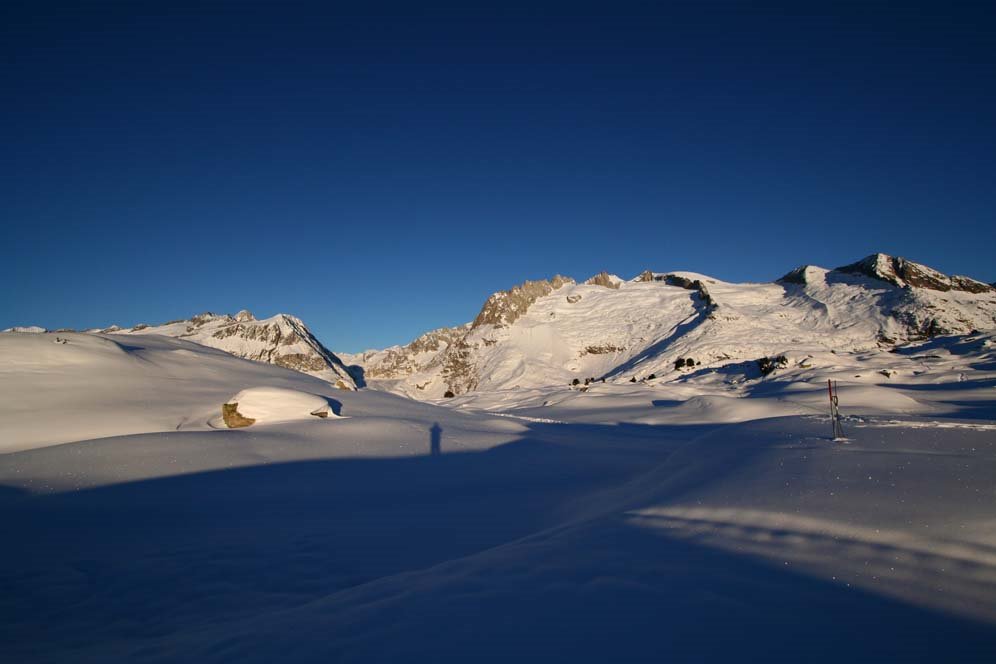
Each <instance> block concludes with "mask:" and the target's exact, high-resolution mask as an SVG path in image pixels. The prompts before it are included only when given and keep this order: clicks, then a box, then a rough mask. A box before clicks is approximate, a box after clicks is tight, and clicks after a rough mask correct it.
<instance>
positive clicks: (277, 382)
mask: <svg viewBox="0 0 996 664" xmlns="http://www.w3.org/2000/svg"><path fill="white" fill-rule="evenodd" d="M654 285H655V284H654V283H647V284H646V288H644V289H640V290H639V291H637V292H641V293H644V294H646V296H647V297H648V298H649V297H651V295H650V294H653V293H654V291H652V290H650V288H652V287H653V286H654ZM622 288H626V286H625V285H624V286H623V287H622ZM622 288H621V289H622ZM722 290H723V289H722V288H718V289H717V293H718V296H717V297H719V298H721V297H722ZM572 292H575V291H572ZM658 293H659V292H658ZM581 294H585V293H584V291H581ZM583 301H584V300H583V299H582V300H581V301H580V302H583ZM580 302H579V303H580ZM720 302H721V304H720V306H722V300H720ZM528 315H529V314H527V315H526V316H527V317H528ZM62 340H65V343H62ZM994 343H996V339H994V335H993V334H992V333H988V334H976V335H970V336H960V337H944V338H936V339H932V340H927V341H923V342H919V343H917V344H914V345H910V346H904V347H900V348H898V349H897V352H895V353H884V354H883V353H878V352H866V353H852V354H845V355H840V356H836V355H832V354H829V353H828V354H827V355H830V356H831V357H834V358H837V359H836V360H835V361H836V362H837V364H836V365H835V366H833V367H829V368H827V367H824V368H823V369H820V371H819V372H817V373H818V377H816V376H814V378H813V381H812V382H806V379H805V376H806V375H807V373H806V372H805V371H804V370H802V369H800V368H798V367H796V368H786V369H784V370H779V372H776V373H774V374H772V375H770V376H768V377H766V378H764V379H758V380H752V381H749V385H750V387H749V388H745V387H743V385H741V384H739V383H738V384H736V385H729V384H726V383H724V382H723V381H724V380H725V378H724V377H726V375H725V374H715V375H713V374H710V376H711V378H709V380H708V381H706V382H701V381H703V380H705V378H691V377H688V378H689V379H688V380H684V381H680V380H679V381H670V382H655V381H650V382H646V383H637V384H631V383H625V382H624V383H619V384H612V383H605V384H601V383H599V384H598V385H595V386H589V389H588V390H587V391H585V392H582V391H580V390H573V391H572V390H562V389H559V388H557V389H549V388H534V389H531V390H526V389H523V390H519V391H514V392H513V391H508V392H500V391H496V392H488V393H480V394H478V395H477V396H476V397H475V395H472V394H468V395H463V396H461V397H458V398H456V399H452V400H448V401H447V403H448V404H449V405H450V407H448V408H443V407H439V406H435V405H432V404H429V403H425V402H419V401H414V400H410V399H406V398H403V397H400V396H397V395H394V394H389V393H386V392H380V391H374V390H360V391H355V392H354V391H343V390H337V389H335V388H334V387H333V386H331V385H330V384H329V383H327V382H326V381H323V380H321V379H319V378H317V377H313V376H309V375H306V374H303V373H300V372H296V371H291V370H288V369H285V368H282V367H279V366H275V365H271V364H263V363H258V362H249V361H245V360H242V359H239V358H236V357H233V356H231V355H229V354H227V353H223V352H221V351H218V350H215V349H210V348H206V347H204V346H201V345H198V344H194V343H191V342H189V341H185V340H182V339H175V338H169V337H164V336H156V335H146V336H142V335H93V334H63V333H60V334H51V333H49V334H44V333H43V334H10V335H0V452H5V453H0V522H2V523H3V524H4V543H3V546H0V588H2V592H0V660H2V661H11V662H15V661H16V662H54V661H154V662H181V661H247V662H271V661H275V660H279V661H364V662H370V661H372V662H388V661H399V660H406V661H435V662H466V661H509V660H512V659H514V660H516V661H536V662H540V661H542V662H548V661H577V662H585V661H592V662H596V661H597V662H604V661H671V660H679V661H716V662H727V661H731V660H733V659H736V660H745V659H746V660H753V661H761V660H763V661H771V660H775V661H799V660H806V661H827V662H829V661H835V662H836V661H840V660H847V661H869V662H871V661H874V662H884V661H942V660H943V661H965V662H970V661H978V662H985V661H991V660H992V656H993V653H996V554H994V552H996V480H994V478H996V356H994V353H996V349H994ZM886 355H887V356H889V357H891V358H892V360H891V361H892V362H893V363H894V369H895V370H896V371H897V372H899V373H897V374H895V375H894V377H893V378H887V377H885V376H884V375H881V374H876V370H877V369H878V368H879V367H880V366H882V365H881V364H880V361H881V360H882V357H884V356H886ZM827 360H828V361H829V358H827ZM914 367H916V368H914ZM907 370H909V372H910V373H908V374H907V373H903V372H905V371H907ZM921 370H922V371H923V373H920V374H916V375H914V374H913V371H921ZM793 372H798V373H795V374H793ZM859 372H860V377H857V376H856V374H857V373H859ZM847 374H850V376H851V378H850V379H847V380H845V376H846V375H847ZM873 375H877V378H870V377H871V376H873ZM703 376H705V374H703ZM826 376H836V377H838V378H839V379H840V380H841V405H842V408H843V409H844V412H845V414H846V416H847V418H846V421H845V432H846V433H847V435H848V438H849V440H848V441H847V442H846V443H839V442H833V441H831V440H830V439H829V435H828V434H829V423H828V421H827V419H826V417H825V416H824V415H823V414H822V412H823V408H822V403H823V401H824V399H825V392H823V386H822V385H821V384H819V382H820V381H821V380H822V379H823V378H824V377H826ZM866 377H868V379H867V380H866ZM709 381H712V382H709ZM724 386H725V387H724ZM724 389H725V390H726V393H725V394H724V393H723V390H724ZM513 394H517V395H519V396H512V395H513ZM301 395H304V396H301ZM309 395H310V396H309ZM522 395H525V396H522ZM236 396H237V397H239V398H240V399H241V400H242V401H240V403H243V402H246V397H247V396H248V397H250V401H252V400H253V399H257V400H260V402H261V403H260V404H256V405H262V406H263V407H274V408H276V410H277V412H278V415H281V416H278V417H276V418H274V419H275V420H277V421H273V420H271V421H270V422H266V421H262V420H261V421H260V422H259V423H256V424H253V425H252V426H250V427H248V428H245V429H224V428H222V429H216V428H213V427H212V424H211V423H212V420H213V419H215V418H217V416H218V415H219V414H220V409H221V406H222V404H223V403H225V402H227V401H229V400H231V399H232V398H233V397H236ZM312 399H319V400H322V401H325V402H326V403H330V404H332V405H333V406H334V407H335V410H336V412H337V413H338V414H341V415H342V416H343V417H341V418H327V419H319V418H316V417H307V418H304V419H300V418H297V419H293V420H289V421H288V420H285V419H284V418H283V417H282V414H283V413H286V412H288V411H287V409H288V408H290V409H291V410H295V412H297V410H300V409H299V408H297V406H298V405H304V406H305V407H306V408H309V407H310V406H311V405H313V404H314V403H316V402H315V401H313V400H312ZM474 399H477V401H474ZM488 399H490V400H491V401H492V402H491V403H490V404H487V403H486V400H488ZM544 402H546V403H547V405H546V406H543V405H542V404H543V403H544ZM486 406H488V407H491V408H494V409H495V410H497V411H500V412H497V413H493V414H489V413H486V412H481V411H482V409H483V408H484V407H486ZM263 419H264V420H265V418H263Z"/></svg>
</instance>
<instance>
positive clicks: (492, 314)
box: [471, 274, 574, 328]
mask: <svg viewBox="0 0 996 664" xmlns="http://www.w3.org/2000/svg"><path fill="white" fill-rule="evenodd" d="M573 283H574V280H573V279H571V278H570V277H564V276H561V275H559V274H558V275H556V276H555V277H554V278H553V279H541V280H539V281H526V282H525V283H522V284H519V285H518V286H513V287H512V288H510V289H508V290H504V291H498V292H497V293H494V294H493V295H491V297H489V298H488V299H487V301H486V302H485V303H484V306H483V307H481V312H480V313H479V314H477V318H475V319H474V322H473V323H471V328H477V327H481V326H482V325H492V326H494V327H507V326H509V325H511V324H512V323H514V322H515V321H516V320H518V319H519V317H520V316H522V315H523V314H524V313H526V311H527V310H528V309H529V306H530V305H531V304H532V303H533V302H535V301H536V300H537V299H539V298H541V297H543V296H544V295H549V294H550V293H552V292H553V291H555V290H557V289H558V288H561V287H563V286H565V285H566V284H573Z"/></svg>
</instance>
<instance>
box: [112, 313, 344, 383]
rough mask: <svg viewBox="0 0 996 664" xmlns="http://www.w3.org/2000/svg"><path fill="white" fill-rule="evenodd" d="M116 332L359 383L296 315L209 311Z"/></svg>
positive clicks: (336, 379) (114, 331) (330, 379)
mask: <svg viewBox="0 0 996 664" xmlns="http://www.w3.org/2000/svg"><path fill="white" fill-rule="evenodd" d="M99 331H100V332H107V333H112V334H162V335H164V336H168V337H177V338H180V339H186V340H188V341H194V342H196V343H199V344H201V345H204V346H210V347H211V348H217V349H219V350H223V351H225V352H226V353H230V354H232V355H235V356H236V357H241V358H244V359H246V360H255V361H257V362H267V363H269V364H276V365H277V366H281V367H285V368H287V369H293V370H295V371H302V372H304V373H308V374H312V375H315V376H318V377H320V378H323V379H325V380H327V381H329V382H330V383H332V384H334V385H335V386H336V387H338V388H340V389H345V390H355V389H356V383H355V381H354V380H353V378H352V376H351V375H350V373H349V371H347V369H346V366H345V365H344V364H343V363H342V360H340V359H339V358H338V357H337V356H336V355H335V353H333V352H332V351H330V350H329V349H327V348H326V347H325V346H323V345H322V343H321V342H320V341H318V339H316V338H315V336H314V335H313V334H312V333H311V330H309V329H308V326H307V325H305V324H304V322H303V321H302V320H301V319H300V318H297V317H295V316H291V315H288V314H277V315H276V316H272V317H271V318H266V319H263V320H257V319H256V317H255V316H253V315H252V313H250V312H249V311H246V310H245V309H243V310H242V311H240V312H239V313H237V314H235V315H234V316H231V315H228V314H220V315H219V314H214V313H211V312H205V313H203V314H198V315H197V316H193V317H192V318H189V319H183V320H174V321H170V322H168V323H164V324H162V325H145V324H142V325H136V326H135V327H132V328H128V329H121V328H118V327H117V326H114V327H111V328H107V329H105V330H99Z"/></svg>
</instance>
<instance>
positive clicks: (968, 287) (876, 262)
mask: <svg viewBox="0 0 996 664" xmlns="http://www.w3.org/2000/svg"><path fill="white" fill-rule="evenodd" d="M836 271H837V272H845V273H849V274H861V275H864V276H866V277H871V278H873V279H879V280H881V281H885V282H888V283H890V284H892V285H894V286H898V287H900V288H926V289H928V290H936V291H950V290H959V291H966V292H969V293H985V292H989V291H992V290H994V289H993V287H992V286H989V285H988V284H985V283H982V282H981V281H976V280H975V279H971V278H969V277H962V276H958V275H955V276H948V275H946V274H944V273H943V272H940V271H938V270H935V269H934V268H932V267H928V266H926V265H923V264H922V263H915V262H913V261H911V260H907V259H905V258H903V257H901V256H890V255H889V254H883V253H875V254H872V255H870V256H866V257H865V258H863V259H861V260H860V261H858V262H856V263H851V264H850V265H844V266H842V267H838V268H836Z"/></svg>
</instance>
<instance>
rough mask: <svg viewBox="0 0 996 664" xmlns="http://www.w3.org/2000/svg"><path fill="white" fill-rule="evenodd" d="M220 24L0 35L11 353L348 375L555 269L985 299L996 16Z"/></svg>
mask: <svg viewBox="0 0 996 664" xmlns="http://www.w3.org/2000/svg"><path fill="white" fill-rule="evenodd" d="M199 4H203V5H207V6H198V5H196V4H191V5H189V6H184V5H182V4H181V3H168V4H167V3H163V4H162V5H156V4H154V3H121V4H114V3H87V2H83V3H76V4H75V6H73V5H64V6H60V5H56V4H49V3H43V2H31V3H23V4H19V3H16V2H9V3H4V4H3V6H2V7H0V54H2V56H3V57H2V59H0V78H2V80H0V83H2V84H3V90H4V95H3V96H4V102H3V104H2V105H0V136H2V144H3V146H4V149H3V152H4V157H3V159H2V160H0V193H2V196H0V221H2V230H0V242H2V245H0V246H2V255H0V278H2V280H3V283H4V284H5V285H6V286H5V288H3V289H2V291H0V327H7V326H10V325H16V324H38V325H44V326H47V327H62V326H68V327H78V328H84V327H89V326H102V325H107V324H110V323H118V324H121V325H132V324H136V323H139V322H148V323H155V322H161V321H165V320H169V319H174V318H181V317H187V316H190V315H192V314H194V313H198V312H201V311H204V310H212V311H216V312H234V311H237V310H238V309H241V308H248V309H250V310H252V311H254V312H256V313H257V315H260V316H264V315H272V314H273V313H277V312H281V311H283V312H288V313H294V314H296V315H298V316H300V317H301V318H303V319H304V320H305V321H306V322H307V323H308V324H309V325H310V326H311V327H312V328H313V330H314V331H315V332H316V334H317V335H318V336H319V337H320V338H321V339H322V340H323V341H324V342H325V343H326V344H327V345H329V346H330V347H332V348H333V349H336V350H343V351H356V350H360V349H363V348H369V347H381V346H385V345H389V344H392V343H399V342H404V341H407V340H409V339H411V338H413V337H414V336H416V335H417V334H419V333H421V332H422V331H425V330H427V329H430V328H433V327H439V326H441V325H453V324H457V323H461V322H465V321H467V320H470V319H472V318H473V317H474V315H475V314H476V312H477V310H478V308H479V307H480V305H481V303H482V302H483V300H484V299H485V298H486V297H487V295H488V294H490V293H491V292H493V291H495V290H499V289H503V288H507V287H509V286H511V285H512V284H514V283H518V282H521V281H523V280H525V279H535V278H541V277H546V276H551V275H553V274H554V273H558V272H559V273H562V274H567V275H570V276H574V277H576V278H586V277H588V276H590V275H591V274H593V273H595V272H598V271H600V270H603V269H605V270H608V271H610V272H615V273H617V274H619V275H621V276H624V277H631V276H633V275H635V274H637V273H638V272H640V271H641V270H643V269H645V268H648V267H649V268H651V269H655V270H661V271H663V270H670V269H691V270H696V271H699V272H705V273H708V274H711V275H714V276H716V277H720V278H723V279H728V280H769V279H773V278H776V277H778V276H780V275H781V274H783V273H785V272H786V271H788V270H789V269H791V268H793V267H795V266H797V265H799V264H801V263H815V264H820V265H824V266H827V267H833V266H836V265H840V264H843V263H847V262H851V261H853V260H856V259H858V258H861V257H862V256H864V255H867V254H869V253H872V252H873V251H885V252H888V253H894V254H898V255H903V256H907V257H909V258H912V259H914V260H918V261H921V262H924V263H927V264H929V265H932V266H934V267H936V268H938V269H941V270H944V271H946V272H955V273H962V274H968V275H970V276H974V277H976V278H980V279H984V280H986V281H994V280H996V261H994V260H993V253H994V252H993V247H996V223H994V215H993V211H994V209H996V186H994V184H993V181H994V177H993V176H994V174H996V120H994V118H996V29H994V26H996V22H994V20H993V16H992V14H991V12H992V9H990V8H987V7H985V5H984V4H983V3H979V4H978V5H967V4H966V5H965V6H962V7H948V6H946V5H943V4H941V3H935V4H934V5H927V6H923V7H917V6H913V5H907V6H906V7H904V8H902V9H897V8H895V7H889V6H887V5H885V4H883V5H875V4H873V3H862V4H861V5H860V6H858V5H857V4H852V3H833V4H827V5H818V4H808V5H806V6H805V7H804V8H803V7H802V5H801V4H800V3H793V4H787V5H786V6H785V7H781V8H779V7H777V6H775V5H768V4H766V5H765V7H764V8H757V7H754V6H752V5H753V4H754V3H687V4H668V3H649V2H648V3H634V4H627V3H602V4H585V3H580V2H578V3H570V4H567V5H544V4H543V3H528V4H523V5H519V6H516V5H514V3H500V4H496V5H494V6H492V7H485V6H484V5H483V4H480V3H469V4H472V5H474V6H473V7H470V8H468V7H462V8H461V7H458V6H457V7H446V6H445V5H442V4H437V3H432V4H431V6H430V7H427V8H426V7H419V6H418V5H416V4H414V3H413V4H408V5H390V4H378V5H369V6H366V5H364V3H350V4H341V5H339V4H336V3H321V4H315V5H310V4H305V3H280V4H276V3H274V4H264V3H241V4H224V3H199ZM357 7H360V9H362V8H363V7H366V11H365V13H362V12H360V13H358V9H357Z"/></svg>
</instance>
